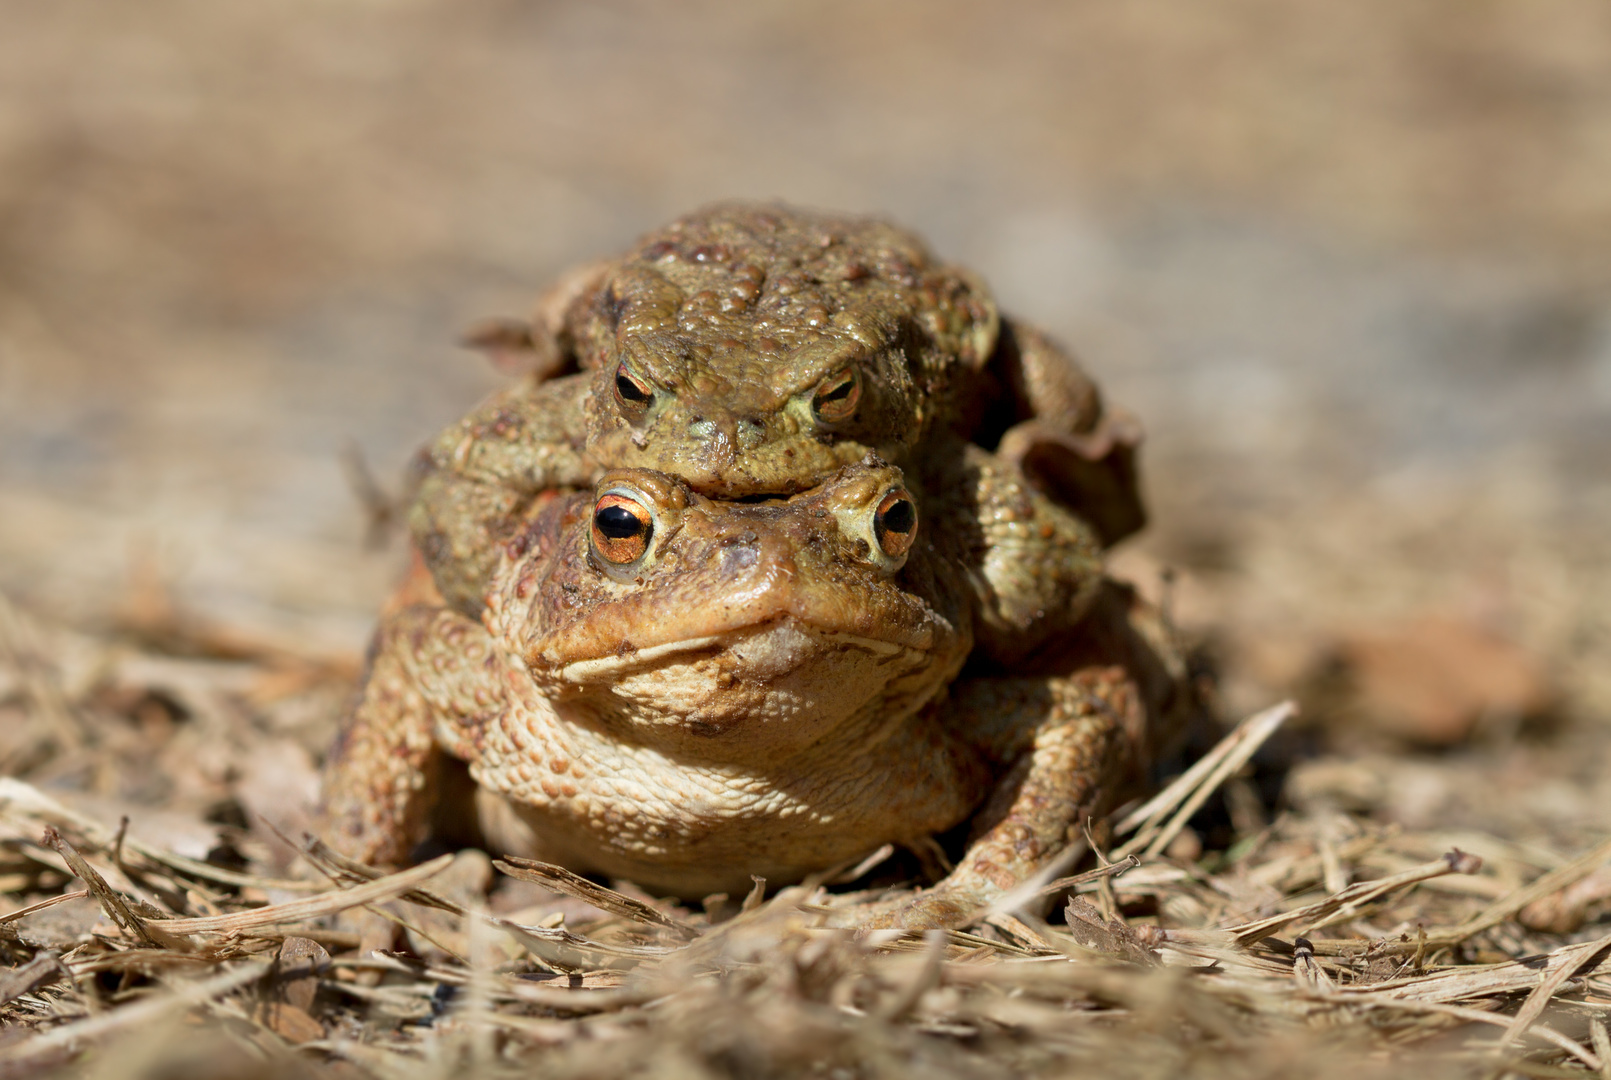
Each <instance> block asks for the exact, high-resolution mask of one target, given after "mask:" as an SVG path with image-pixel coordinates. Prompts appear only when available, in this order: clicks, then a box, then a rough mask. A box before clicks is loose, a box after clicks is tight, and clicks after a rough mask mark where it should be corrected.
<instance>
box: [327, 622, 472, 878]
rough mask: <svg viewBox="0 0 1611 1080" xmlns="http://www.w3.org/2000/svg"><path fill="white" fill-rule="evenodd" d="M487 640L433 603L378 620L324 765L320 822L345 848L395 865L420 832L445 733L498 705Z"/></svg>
mask: <svg viewBox="0 0 1611 1080" xmlns="http://www.w3.org/2000/svg"><path fill="white" fill-rule="evenodd" d="M496 669H497V665H496V658H495V657H494V654H493V648H492V642H491V638H490V637H489V636H488V635H487V633H486V631H485V630H484V629H483V628H482V627H481V624H480V623H478V622H475V621H473V620H471V619H467V618H465V617H464V616H463V615H460V614H458V613H457V612H454V611H450V610H448V609H446V608H442V607H437V606H433V605H423V604H422V605H414V606H410V607H404V608H401V609H400V610H398V611H395V612H393V613H391V614H390V615H388V616H386V618H385V619H384V620H382V622H381V624H380V626H379V628H378V629H377V630H376V631H375V640H374V642H373V643H372V644H371V646H370V658H369V665H368V670H367V672H366V673H365V676H364V683H363V689H362V690H361V691H360V694H359V697H358V700H357V702H356V703H355V704H354V706H353V708H352V711H351V712H350V713H348V714H347V717H346V719H345V720H344V722H343V723H342V727H341V734H340V736H339V737H338V738H337V740H336V744H335V747H334V749H332V750H331V753H330V758H329V760H328V761H327V762H326V763H325V771H324V783H323V795H322V800H321V807H320V819H321V822H322V824H323V831H324V832H325V833H326V835H327V836H328V837H329V838H330V840H331V842H332V843H333V844H334V845H335V846H336V848H337V849H339V850H340V851H341V852H342V853H343V854H345V855H348V856H350V857H352V858H355V859H358V860H360V861H362V862H366V863H370V864H372V865H382V866H387V865H389V866H400V865H403V864H405V863H407V862H408V861H409V854H410V852H411V851H412V850H413V849H414V847H415V846H416V845H418V844H419V843H420V842H421V841H422V840H424V839H425V837H426V833H427V831H428V826H429V822H430V816H431V812H432V811H433V809H435V808H436V805H437V801H438V795H439V788H440V786H441V779H442V766H443V762H444V754H443V750H442V746H441V738H442V735H443V734H444V731H454V730H463V729H465V728H466V727H469V726H471V725H473V724H474V718H476V717H478V716H482V715H485V714H487V713H489V712H490V711H492V710H494V709H496V708H498V706H499V703H500V702H501V699H502V689H501V687H500V685H499V683H498V680H497V677H496Z"/></svg>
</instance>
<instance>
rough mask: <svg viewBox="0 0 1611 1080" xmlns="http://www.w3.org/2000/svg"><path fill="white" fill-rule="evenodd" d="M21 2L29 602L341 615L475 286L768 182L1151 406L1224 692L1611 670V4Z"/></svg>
mask: <svg viewBox="0 0 1611 1080" xmlns="http://www.w3.org/2000/svg"><path fill="white" fill-rule="evenodd" d="M0 22H3V25H4V26H5V32H4V34H3V35H0V590H4V591H5V592H6V593H7V594H9V595H10V596H11V597H12V598H13V599H15V600H16V601H18V602H19V603H20V604H22V605H23V606H25V607H26V608H27V609H29V610H31V611H33V612H35V613H38V614H41V615H45V616H48V617H50V618H52V619H55V620H59V621H65V622H68V623H73V624H78V625H87V626H94V625H97V624H104V623H107V622H109V621H112V620H114V619H115V618H116V617H117V613H118V612H119V611H121V610H125V608H126V607H127V605H128V603H129V602H130V600H129V598H130V596H131V595H132V594H135V593H138V592H139V590H141V589H148V588H149V587H150V584H151V582H153V581H155V582H158V583H160V584H161V585H162V587H164V588H166V589H168V590H170V591H171V593H172V595H173V596H174V597H175V598H176V600H177V602H178V603H179V604H180V605H182V606H183V608H184V609H185V610H187V611H190V612H194V613H196V614H197V615H198V616H200V617H205V618H207V619H210V620H215V621H216V622H218V623H219V624H221V625H229V626H235V627H245V628H251V629H252V631H253V632H254V633H259V634H266V635H272V636H274V637H275V638H276V639H277V640H281V641H285V642H288V643H292V644H293V645H294V646H295V647H297V648H301V649H304V650H307V651H310V652H311V651H318V650H331V649H333V650H346V651H350V652H354V653H355V652H356V651H357V650H359V649H361V648H362V645H363V641H364V638H365V636H366V634H367V631H368V628H369V626H370V624H371V621H372V619H373V613H374V611H375V610H376V608H377V606H378V604H379V602H380V600H381V598H382V596H383V594H384V592H385V590H386V588H387V587H388V585H389V583H390V582H391V581H392V580H393V578H394V576H395V575H396V573H397V570H398V567H399V566H400V559H401V554H402V549H401V544H400V542H399V541H398V540H397V539H395V538H394V539H393V540H392V542H391V543H390V545H389V546H386V547H383V548H379V549H376V548H370V547H366V546H365V544H364V534H365V530H366V517H365V512H364V509H363V506H362V505H361V502H360V500H359V499H358V498H356V497H355V496H354V494H353V491H352V487H351V485H350V484H349V482H348V479H347V476H346V473H345V472H344V467H343V464H342V458H343V453H344V448H347V447H349V446H350V447H356V448H357V450H358V451H359V452H361V454H362V456H363V458H364V459H365V460H366V461H367V462H368V463H369V464H370V466H371V468H372V469H373V471H374V474H375V476H376V477H377V478H378V479H379V481H380V483H381V484H382V486H383V487H389V488H390V489H392V490H394V491H395V490H396V489H397V487H398V481H399V476H400V472H401V470H402V467H403V465H404V463H405V461H406V460H407V458H408V456H409V454H410V452H411V451H412V449H413V448H414V447H416V446H417V445H418V444H419V443H421V442H422V441H423V440H424V439H426V438H427V437H428V436H430V435H431V434H432V433H433V432H434V431H435V430H437V429H438V428H439V427H441V426H442V425H444V424H445V423H447V422H449V421H450V420H452V419H454V418H455V417H456V416H457V415H459V414H460V413H461V412H463V411H464V410H465V409H466V408H467V407H468V406H469V405H471V404H472V403H473V402H474V401H476V400H477V399H478V398H479V397H480V396H482V395H483V394H485V393H487V392H488V391H489V390H490V389H492V388H493V387H494V386H496V385H498V383H499V377H498V376H497V375H496V373H495V372H494V371H493V370H492V369H491V367H490V366H489V365H488V364H486V363H485V362H484V361H483V360H482V359H481V358H480V357H479V356H476V355H472V354H470V353H467V352H463V351H460V350H458V349H457V348H456V347H455V345H454V341H455V338H456V337H457V335H458V334H459V333H460V332H461V330H462V329H463V328H464V327H465V326H466V325H468V324H469V323H470V322H472V321H473V320H475V319H477V318H479V317H482V316H487V315H500V314H501V315H521V314H524V312H525V311H526V310H527V308H528V305H529V302H530V300H531V299H532V297H533V296H534V295H535V294H536V292H537V291H538V290H539V289H540V288H541V287H542V286H543V285H544V284H545V283H546V282H547V281H548V280H549V279H550V278H551V277H553V276H554V275H555V274H556V273H557V272H559V271H560V270H562V269H564V268H565V267H567V266H569V265H570V264H573V263H575V262H578V261H580V260H584V259H588V258H591V257H594V256H597V255H600V254H604V253H608V252H611V251H614V250H616V249H618V248H620V247H622V246H623V245H625V244H627V243H628V242H629V241H630V240H631V239H632V238H633V237H634V236H635V235H636V234H637V233H639V232H641V231H643V230H645V229H647V228H650V227H652V226H655V225H657V224H659V223H661V222H663V221H665V220H667V219H669V218H670V217H672V216H675V215H676V214H678V213H681V212H683V211H686V210H689V209H691V208H693V207H695V206H697V205H699V204H700V203H703V202H705V201H708V200H712V199H715V198H720V197H727V196H747V197H756V198H773V197H776V198H782V199H787V200H791V201H796V202H801V203H805V204H809V205H815V206H821V207H826V208H834V209H842V210H852V211H858V212H866V213H873V214H881V215H886V216H889V217H892V218H894V219H896V220H897V221H899V222H900V223H902V224H904V225H907V226H909V227H911V228H913V229H915V230H917V231H919V232H920V233H922V234H923V235H925V236H926V237H927V238H928V239H929V241H930V242H931V244H932V246H933V248H934V249H935V250H936V252H938V253H939V254H940V255H941V256H943V257H945V258H947V259H950V260H953V261H958V262H962V263H965V264H967V265H970V266H972V267H974V268H975V269H977V270H979V271H981V272H982V273H983V274H984V275H985V276H986V278H987V279H988V280H989V281H990V282H991V283H992V285H993V287H994V288H995V290H996V293H997V295H998V297H999V299H1000V301H1001V304H1002V306H1003V307H1004V308H1005V309H1007V310H1009V311H1012V312H1014V313H1017V314H1019V315H1022V316H1024V317H1026V318H1028V319H1030V320H1032V321H1036V322H1038V323H1040V324H1042V325H1044V326H1046V327H1047V328H1048V329H1050V330H1051V331H1053V332H1054V334H1055V335H1056V336H1058V337H1059V338H1061V339H1062V340H1063V341H1065V342H1066V343H1068V344H1070V345H1072V346H1073V347H1074V348H1075V349H1076V350H1078V351H1079V353H1080V354H1081V355H1082V356H1083V358H1084V359H1085V361H1086V363H1087V365H1088V367H1089V368H1090V369H1091V370H1092V371H1093V372H1094V373H1095V374H1096V375H1097V377H1098V378H1099V380H1100V381H1101V382H1102V384H1103V385H1104V387H1105V388H1106V390H1107V392H1108V394H1109V396H1110V398H1111V399H1112V400H1114V401H1116V402H1119V403H1122V404H1123V405H1125V406H1126V407H1128V408H1130V409H1131V410H1133V411H1134V412H1136V413H1137V414H1139V416H1140V417H1141V418H1142V420H1143V421H1144V423H1145V424H1146V426H1147V429H1148V432H1149V441H1148V444H1147V448H1146V452H1145V458H1144V468H1145V476H1146V481H1147V485H1148V492H1149V497H1150V504H1151V507H1152V511H1153V525H1152V527H1151V528H1150V529H1149V530H1148V531H1147V532H1146V533H1145V534H1143V536H1142V537H1141V538H1138V539H1137V540H1134V541H1131V542H1129V543H1128V544H1127V545H1125V547H1124V548H1123V549H1122V550H1121V551H1120V552H1118V553H1117V554H1116V564H1117V565H1118V566H1119V567H1120V569H1121V570H1122V571H1123V572H1125V573H1127V574H1130V575H1132V576H1134V577H1135V578H1136V579H1137V580H1138V581H1140V582H1141V583H1142V584H1143V586H1144V587H1146V588H1148V589H1151V590H1154V591H1157V592H1160V593H1161V592H1169V593H1170V601H1171V603H1172V604H1173V605H1174V609H1175V611H1176V615H1177V618H1178V619H1179V621H1180V622H1181V623H1182V624H1183V625H1184V626H1185V627H1186V628H1187V629H1188V630H1190V631H1191V632H1192V633H1194V634H1196V635H1198V636H1199V637H1200V638H1201V639H1202V640H1204V641H1205V642H1206V643H1207V644H1208V647H1209V648H1210V650H1211V651H1212V654H1213V655H1214V657H1215V658H1216V660H1217V662H1218V663H1219V665H1220V666H1221V669H1222V671H1223V678H1224V683H1223V687H1224V689H1223V694H1224V701H1225V706H1226V709H1227V710H1228V711H1229V712H1231V713H1233V714H1234V713H1237V712H1240V711H1243V710H1246V709H1249V708H1253V707H1255V706H1258V705H1261V704H1264V703H1267V702H1268V701H1270V700H1272V699H1273V698H1274V697H1275V696H1277V695H1279V694H1283V693H1287V692H1291V691H1293V690H1294V689H1297V690H1299V691H1301V692H1303V693H1304V694H1306V695H1308V697H1310V698H1312V699H1314V700H1316V701H1320V702H1325V701H1331V700H1342V699H1346V700H1347V701H1349V702H1352V704H1351V705H1348V706H1347V707H1348V708H1352V709H1354V710H1355V711H1354V713H1352V714H1350V715H1356V716H1358V717H1363V718H1365V720H1366V721H1368V722H1369V723H1374V724H1377V725H1379V726H1385V727H1390V728H1395V729H1396V731H1397V733H1398V734H1399V735H1402V736H1405V737H1407V738H1409V740H1410V741H1412V742H1419V743H1423V744H1428V745H1439V744H1447V743H1451V742H1459V741H1461V740H1463V739H1465V738H1467V737H1468V736H1470V737H1476V736H1479V735H1481V734H1482V732H1483V731H1487V730H1489V729H1493V730H1499V731H1501V733H1513V732H1514V729H1515V726H1516V724H1517V723H1518V722H1519V721H1521V720H1523V719H1525V718H1527V717H1528V716H1531V715H1534V714H1545V713H1548V714H1553V715H1557V716H1576V717H1580V718H1582V717H1587V718H1604V717H1607V716H1611V664H1608V662H1607V661H1608V658H1611V554H1608V550H1607V544H1606V537H1607V535H1608V532H1611V7H1607V6H1605V5H1599V4H1584V3H1581V2H1575V0H1535V2H1533V3H1529V4H1526V5H1521V4H1501V3H1488V2H1483V0H1464V2H1459V3H1454V2H1442V3H1436V2H1422V0H1375V2H1368V3H1367V2H1357V3H1350V4H1337V3H1334V2H1330V0H1225V2H1222V3H1219V4H1214V5H1196V4H1186V3H1166V2H1147V0H1102V2H1088V3H1051V2H1045V3H1036V2H1023V0H1001V2H996V3H992V4H988V5H986V4H964V3H956V2H951V0H921V2H919V0H891V2H875V3H868V2H854V3H853V2H840V0H827V2H820V3H815V4H799V3H782V2H768V0H756V2H751V3H746V4H731V3H725V4H724V3H701V2H688V3H679V4H675V5H672V4H663V3H651V2H648V0H644V2H641V3H625V2H623V3H577V2H570V3H516V2H513V0H460V2H456V3H448V2H445V0H282V2H279V3H275V4H249V3H219V2H218V0H144V2H142V3H140V4H105V3H95V2H91V0H54V2H52V3H50V4H37V3H28V2H24V0H0ZM1166 567H1173V568H1177V569H1178V571H1179V575H1178V577H1177V578H1176V579H1175V583H1174V585H1173V586H1172V588H1165V587H1164V586H1162V585H1161V584H1160V580H1161V572H1162V570H1163V568H1166ZM1429 672H1430V673H1432V674H1431V675H1430V676H1429V675H1428V673H1429ZM1440 680H1441V681H1440ZM1339 687H1342V689H1338V688H1339ZM1339 694H1340V695H1342V697H1341V698H1339V697H1338V695H1339ZM1328 695H1329V696H1328ZM1361 702H1363V704H1361ZM1342 707H1343V706H1338V708H1342ZM1473 733H1475V734H1473ZM1496 737H1497V736H1496ZM1506 737H1508V735H1506Z"/></svg>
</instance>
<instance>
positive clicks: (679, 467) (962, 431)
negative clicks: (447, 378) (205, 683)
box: [413, 203, 1144, 615]
mask: <svg viewBox="0 0 1611 1080" xmlns="http://www.w3.org/2000/svg"><path fill="white" fill-rule="evenodd" d="M484 340H485V342H486V343H487V344H488V345H489V347H492V348H494V349H495V351H499V352H502V353H504V354H506V355H507V354H508V352H509V351H510V347H511V345H512V344H513V345H515V346H516V350H515V351H517V352H518V351H520V349H524V352H525V362H526V366H527V367H529V368H531V369H533V373H532V374H529V375H527V376H526V377H525V378H524V379H523V380H521V381H520V382H519V383H518V384H516V385H515V386H513V387H511V388H510V389H508V390H506V391H504V392H503V393H500V394H499V395H497V396H495V397H494V398H493V399H492V400H491V401H489V402H488V403H487V404H485V405H484V406H482V407H481V408H480V409H479V410H477V411H476V412H474V413H472V414H471V416H469V417H467V418H466V419H465V421H463V422H462V423H461V424H460V425H458V426H456V427H455V428H453V429H450V430H449V431H448V432H445V433H444V434H443V436H442V437H441V438H440V439H439V440H438V441H437V442H436V443H435V444H433V445H432V446H431V447H430V448H428V450H427V451H426V453H425V454H424V455H423V456H422V458H421V459H420V463H419V476H420V497H419V499H418V501H417V503H416V508H415V516H414V520H413V526H414V531H415V536H416V539H417V541H418V542H419V544H420V547H421V550H422V552H423V554H424V555H425V558H426V562H427V565H428V566H429V567H430V568H431V571H432V573H433V575H434V576H435V577H436V580H437V582H438V584H439V585H441V587H442V588H443V591H444V593H445V594H446V595H447V596H448V598H449V600H450V602H452V603H453V604H454V605H455V606H456V607H457V608H458V609H459V610H461V611H464V612H465V613H466V614H471V615H474V614H476V613H477V604H478V602H479V597H480V595H481V594H482V593H483V592H484V591H485V587H486V584H487V580H488V578H487V575H488V573H489V572H490V569H491V562H490V556H489V552H490V551H492V550H493V545H491V544H489V543H487V540H486V538H487V537H488V536H491V537H495V538H498V539H505V538H507V535H508V534H509V533H510V532H511V531H512V530H513V528H514V523H515V521H516V520H517V518H518V517H519V515H520V514H521V513H522V512H523V511H524V510H525V509H526V508H527V507H528V506H529V504H530V500H531V499H532V498H534V497H535V495H536V494H537V493H538V492H540V491H543V490H546V489H548V488H551V487H556V486H587V485H588V484H590V483H591V482H593V481H594V480H596V479H597V478H598V476H599V475H601V474H602V472H603V471H604V470H606V469H611V468H646V469H654V470H657V471H660V472H665V473H669V474H671V475H674V476H678V477H680V478H682V479H683V480H684V481H686V482H687V483H688V484H689V485H690V486H691V487H692V488H693V489H694V490H695V491H697V492H699V493H701V494H705V495H709V496H713V497H720V498H734V497H744V496H754V495H789V494H793V493H795V492H799V491H804V490H806V489H807V488H810V487H813V486H815V485H817V484H819V483H821V482H822V481H824V480H825V479H826V478H827V477H829V476H831V475H832V474H833V473H834V472H835V471H836V470H838V469H839V468H841V467H843V466H845V465H847V464H851V463H853V462H856V461H859V460H861V458H862V457H863V456H864V455H865V454H867V453H868V452H874V453H877V454H878V455H879V456H880V457H881V458H882V459H884V460H886V461H889V462H890V463H892V464H894V465H896V466H898V467H900V468H903V469H904V470H905V471H906V472H907V474H908V475H909V476H913V477H915V478H918V479H919V480H920V481H922V480H924V479H926V478H928V477H929V476H931V475H932V473H933V471H934V468H935V466H936V465H937V464H938V465H939V466H940V467H942V468H944V467H951V466H952V465H953V464H954V463H952V462H948V461H947V460H946V455H947V454H954V453H955V452H956V451H957V450H959V449H960V447H961V446H962V445H963V444H964V443H967V442H970V441H971V442H973V443H975V444H976V445H979V446H982V447H984V448H986V449H997V447H998V444H999V454H1000V456H1001V457H1003V458H1005V459H1006V460H1008V461H1010V462H1013V463H1015V464H1021V465H1022V467H1023V471H1024V472H1025V475H1026V476H1027V477H1028V478H1029V480H1030V482H1031V483H1032V484H1033V485H1034V486H1035V487H1037V489H1039V490H1041V491H1043V492H1045V493H1046V494H1048V495H1050V496H1051V497H1052V498H1053V499H1054V500H1056V501H1058V502H1059V503H1061V504H1062V505H1064V506H1066V507H1068V508H1070V509H1072V510H1074V511H1075V512H1076V513H1078V514H1080V516H1082V517H1083V518H1084V519H1085V520H1087V521H1088V522H1090V523H1091V524H1092V525H1093V526H1094V528H1095V530H1096V533H1097V535H1098V537H1099V538H1101V539H1102V541H1103V542H1104V543H1109V544H1111V543H1113V542H1115V541H1116V540H1118V539H1120V538H1122V537H1123V536H1125V535H1128V534H1129V533H1131V532H1134V531H1135V530H1136V529H1138V528H1140V527H1141V524H1142V522H1143V520H1144V515H1143V512H1142V509H1141V502H1140V497H1139V492H1138V485H1137V480H1136V474H1135V466H1134V454H1135V448H1136V445H1137V443H1138V442H1139V440H1140V429H1139V427H1138V426H1137V425H1136V424H1135V422H1134V421H1133V420H1131V419H1129V418H1128V417H1127V416H1126V415H1125V414H1123V413H1122V412H1118V411H1114V410H1107V409H1104V407H1103V404H1102V401H1101V397H1100V395H1099V394H1098V392H1097V389H1096V386H1095V385H1094V384H1093V383H1092V382H1091V380H1090V379H1089V378H1088V377H1087V376H1086V375H1085V373H1084V372H1083V371H1081V370H1080V368H1079V366H1078V364H1076V363H1075V361H1074V360H1073V359H1072V358H1071V357H1070V356H1069V355H1068V354H1067V353H1065V352H1063V351H1062V350H1061V349H1059V348H1058V347H1057V346H1056V345H1055V344H1054V343H1052V342H1051V341H1050V340H1049V339H1047V338H1046V337H1045V335H1043V334H1040V333H1039V332H1037V331H1035V330H1033V329H1032V328H1030V327H1027V326H1024V325H1022V324H1020V323H1015V322H1014V321H1013V320H1010V319H1006V320H1004V319H1002V318H1001V317H1000V316H999V315H998V313H997V310H996V306H995V301H994V300H993V299H992V297H991V296H990V294H989V292H988V290H986V288H985V287H984V285H983V284H982V283H981V282H980V281H978V280H977V279H976V278H975V277H974V276H973V275H971V274H969V273H968V272H967V271H965V270H962V269H960V268H957V267H954V266H949V265H946V264H944V263H940V262H937V261H936V260H935V259H934V258H933V257H932V256H931V255H930V254H929V253H928V251H927V250H926V249H925V248H924V246H923V244H922V242H921V241H920V240H919V239H918V238H917V237H915V236H913V235H912V234H910V233H908V232H905V231H903V230H901V229H898V228H896V227H894V226H892V225H889V224H887V223H885V222H881V221H876V220H870V219H861V218H853V217H845V216H837V215H830V214H818V213H812V212H809V211H804V210H799V209H794V208H790V207H785V206H780V205H752V204H742V203H726V204H718V205H716V206H712V207H708V208H706V209H704V210H700V211H697V212H695V213H693V214H690V215H688V216H687V217H685V218H682V219H679V220H677V221H674V222H672V223H671V224H670V225H668V226H666V227H665V228H663V229H660V230H657V231H655V232H652V233H650V234H648V235H647V236H645V237H643V238H642V239H641V240H640V241H639V242H638V244H637V246H636V247H634V248H633V249H632V250H631V251H629V252H627V253H626V254H624V255H622V256H621V257H619V258H617V259H614V260H611V261H607V262H601V263H597V264H593V265H591V266H587V267H583V268H581V269H579V270H578V271H576V272H574V273H572V274H570V275H568V276H567V277H566V278H565V279H563V280H562V281H561V282H560V283H559V284H558V285H557V286H555V288H554V289H552V290H551V291H550V292H549V293H548V294H546V295H545V296H544V297H543V298H542V299H541V300H540V301H539V304H538V309H537V313H536V316H535V318H534V319H533V321H532V323H531V325H530V326H529V327H528V328H524V329H522V330H520V331H518V332H515V331H512V330H511V328H510V326H509V325H508V324H504V325H502V326H501V327H500V328H499V332H498V333H497V334H495V335H493V336H492V337H491V338H487V339H484ZM556 378H557V381H556V382H551V381H549V380H552V379H556Z"/></svg>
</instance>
